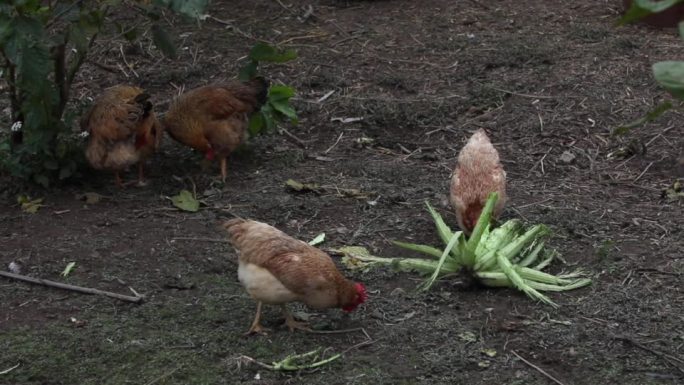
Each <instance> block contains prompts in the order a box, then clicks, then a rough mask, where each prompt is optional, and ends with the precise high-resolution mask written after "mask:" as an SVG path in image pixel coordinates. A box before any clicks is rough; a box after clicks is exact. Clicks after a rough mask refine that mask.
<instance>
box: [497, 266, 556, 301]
mask: <svg viewBox="0 0 684 385" xmlns="http://www.w3.org/2000/svg"><path fill="white" fill-rule="evenodd" d="M496 261H497V262H498V264H499V267H500V268H501V271H503V273H504V274H506V277H508V279H509V280H510V281H511V284H512V285H513V287H515V288H516V289H518V290H520V291H522V292H523V293H525V294H527V296H528V297H530V298H532V299H536V300H538V301H541V302H544V303H546V304H549V305H551V306H553V307H558V305H557V304H556V303H554V302H553V301H551V299H550V298H549V297H547V296H545V295H544V294H542V293H540V292H538V291H537V290H535V289H534V288H533V287H531V286H530V285H528V284H527V283H526V282H525V280H524V279H523V278H522V277H521V276H520V275H518V273H517V272H516V270H515V269H514V268H513V264H511V261H509V260H508V258H506V257H505V255H504V254H503V253H497V254H496Z"/></svg>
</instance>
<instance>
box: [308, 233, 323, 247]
mask: <svg viewBox="0 0 684 385" xmlns="http://www.w3.org/2000/svg"><path fill="white" fill-rule="evenodd" d="M323 241H325V233H320V234H318V235H317V236H316V238H314V239H312V240H311V241H309V244H310V245H311V246H316V245H318V244H320V243H323Z"/></svg>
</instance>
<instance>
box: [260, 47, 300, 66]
mask: <svg viewBox="0 0 684 385" xmlns="http://www.w3.org/2000/svg"><path fill="white" fill-rule="evenodd" d="M249 58H250V59H252V60H254V61H257V62H260V61H265V62H270V63H284V62H288V61H290V60H294V59H296V58H297V52H296V51H295V50H292V49H286V50H279V49H277V48H275V47H272V46H270V45H268V44H266V43H262V42H259V43H256V44H255V45H254V47H252V50H251V51H250V52H249Z"/></svg>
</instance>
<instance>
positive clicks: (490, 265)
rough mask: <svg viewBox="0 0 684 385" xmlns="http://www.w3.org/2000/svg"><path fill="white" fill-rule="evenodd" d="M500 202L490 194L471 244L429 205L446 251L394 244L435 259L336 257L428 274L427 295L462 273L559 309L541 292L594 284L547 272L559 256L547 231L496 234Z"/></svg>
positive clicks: (515, 224)
mask: <svg viewBox="0 0 684 385" xmlns="http://www.w3.org/2000/svg"><path fill="white" fill-rule="evenodd" d="M497 199H498V194H497V193H492V194H490V196H489V199H488V200H487V204H486V205H485V207H484V209H483V210H482V214H481V215H480V217H479V218H478V222H477V225H476V226H475V229H474V230H473V233H472V234H471V236H470V238H468V239H467V240H466V239H465V235H464V234H463V232H461V231H456V232H454V231H452V230H451V229H450V228H449V226H447V224H446V223H445V222H444V220H443V219H442V217H441V216H440V215H439V213H437V211H435V210H434V209H433V208H432V207H431V206H430V204H427V207H428V211H429V212H430V215H431V216H432V219H433V220H434V222H435V226H436V228H437V234H438V235H439V237H440V239H441V240H442V241H443V242H444V244H445V245H446V247H445V248H444V249H439V248H435V247H432V246H428V245H419V244H413V243H404V242H394V243H395V244H396V245H398V246H400V247H403V248H406V249H408V250H411V251H415V252H419V253H422V254H424V255H426V256H428V257H430V258H431V259H424V258H404V259H399V258H383V257H376V256H373V255H370V253H368V251H367V250H366V249H364V248H362V247H356V246H352V247H343V248H341V249H339V250H337V251H339V252H341V253H343V254H344V255H345V258H347V263H348V264H351V265H358V263H357V261H361V262H366V263H372V264H385V265H388V264H389V265H393V266H395V267H397V268H399V269H400V270H408V271H416V272H419V273H423V274H429V275H430V277H429V278H428V279H427V281H425V283H424V284H423V285H422V289H423V290H427V289H429V288H430V287H431V286H432V285H433V284H434V282H435V281H436V280H437V279H438V278H440V277H444V276H447V275H451V274H454V273H459V272H461V273H465V274H468V275H470V276H472V278H474V279H476V280H477V281H479V282H480V283H482V284H483V285H485V286H490V287H514V288H516V289H518V290H520V291H522V292H524V293H525V294H527V295H528V296H529V297H531V298H533V299H536V300H539V301H542V302H544V303H547V304H549V305H551V306H554V307H556V306H557V305H556V304H555V303H554V302H553V301H551V299H550V298H548V297H547V296H546V295H544V294H542V293H541V292H542V291H566V290H572V289H576V288H580V287H583V286H586V285H588V284H590V283H591V280H589V279H588V278H581V276H582V272H581V271H575V272H572V273H568V274H562V275H558V276H554V275H551V274H548V273H544V272H543V271H542V270H543V269H544V268H546V267H547V266H548V265H549V264H550V263H551V261H553V259H554V257H555V256H556V251H555V250H547V249H545V248H544V245H545V240H546V238H547V237H548V236H549V235H550V231H549V229H548V228H547V227H546V226H544V225H535V226H532V227H530V228H528V229H524V227H523V225H522V224H521V223H520V221H518V220H515V219H513V220H509V221H508V222H506V223H504V224H503V225H502V226H500V227H497V228H494V229H492V228H491V227H490V226H491V225H490V218H491V215H492V210H493V209H494V205H495V204H496V201H497Z"/></svg>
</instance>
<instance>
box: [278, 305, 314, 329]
mask: <svg viewBox="0 0 684 385" xmlns="http://www.w3.org/2000/svg"><path fill="white" fill-rule="evenodd" d="M282 308H283V315H284V316H285V325H287V327H288V328H289V329H290V332H293V331H295V329H299V330H303V331H305V332H310V331H311V328H310V327H309V324H307V323H306V322H299V321H296V320H295V319H294V317H293V316H292V314H291V313H290V312H289V311H288V310H287V308H286V307H285V305H283V306H282Z"/></svg>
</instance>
